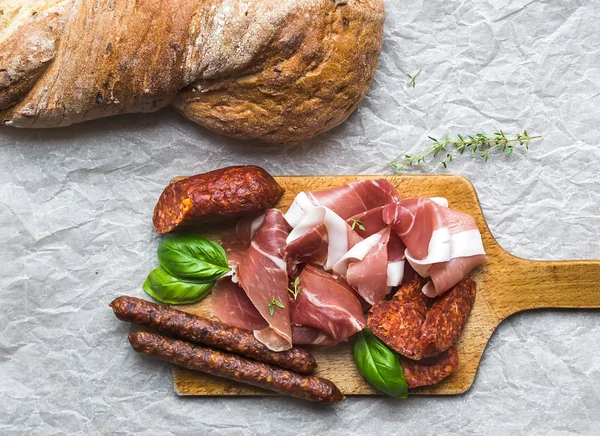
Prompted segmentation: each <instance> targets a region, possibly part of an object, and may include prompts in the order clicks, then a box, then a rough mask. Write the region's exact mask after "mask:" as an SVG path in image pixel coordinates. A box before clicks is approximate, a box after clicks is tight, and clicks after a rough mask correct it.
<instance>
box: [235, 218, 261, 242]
mask: <svg viewBox="0 0 600 436" xmlns="http://www.w3.org/2000/svg"><path fill="white" fill-rule="evenodd" d="M265 216H266V213H263V214H262V215H259V216H253V217H245V218H242V219H240V220H239V221H238V222H237V225H236V226H235V232H236V234H237V240H238V241H241V242H246V243H248V244H249V243H250V241H252V238H254V235H256V232H258V229H260V226H261V225H262V223H263V221H264V220H265Z"/></svg>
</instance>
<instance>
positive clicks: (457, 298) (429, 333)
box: [367, 279, 476, 360]
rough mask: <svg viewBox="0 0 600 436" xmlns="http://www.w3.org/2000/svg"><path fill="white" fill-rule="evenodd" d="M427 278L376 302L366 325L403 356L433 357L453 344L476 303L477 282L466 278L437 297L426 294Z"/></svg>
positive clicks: (416, 357) (412, 282)
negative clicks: (425, 283)
mask: <svg viewBox="0 0 600 436" xmlns="http://www.w3.org/2000/svg"><path fill="white" fill-rule="evenodd" d="M423 285H424V281H423V280H421V279H417V280H413V281H411V282H409V283H407V284H406V285H404V286H402V287H401V288H400V289H399V290H398V292H397V293H396V294H395V295H394V296H393V297H392V299H391V300H388V301H381V302H378V303H377V304H375V305H374V306H373V307H372V308H371V310H370V311H369V318H368V321H367V325H368V326H369V328H370V329H371V330H372V331H373V333H374V334H375V335H376V336H377V337H378V338H379V339H381V340H382V341H383V342H384V343H386V344H387V345H388V346H389V347H390V348H392V349H394V350H395V351H397V352H398V353H400V354H401V355H403V356H405V357H408V358H409V359H413V360H420V359H423V358H426V357H432V356H435V355H438V354H440V353H442V352H444V351H446V350H448V349H449V348H450V347H451V346H452V345H454V344H455V343H456V342H457V341H458V339H459V338H460V335H461V334H462V331H463V328H464V326H465V324H466V322H467V319H468V317H469V315H470V313H471V310H472V309H473V304H474V303H475V294H476V284H475V282H474V281H473V280H471V279H465V280H463V281H461V282H460V283H458V284H457V285H456V286H454V288H452V289H450V290H449V291H448V292H446V293H445V294H444V295H442V296H440V297H437V298H436V299H430V298H429V297H427V296H425V295H424V294H423V292H422V291H421V289H422V288H423Z"/></svg>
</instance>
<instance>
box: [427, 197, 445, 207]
mask: <svg viewBox="0 0 600 436" xmlns="http://www.w3.org/2000/svg"><path fill="white" fill-rule="evenodd" d="M429 199H430V200H431V201H433V202H434V203H435V204H438V205H440V206H444V207H448V206H449V204H448V199H447V198H444V197H430V198H429Z"/></svg>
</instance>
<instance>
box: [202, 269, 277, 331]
mask: <svg viewBox="0 0 600 436" xmlns="http://www.w3.org/2000/svg"><path fill="white" fill-rule="evenodd" d="M210 314H211V316H214V317H217V318H219V320H220V321H221V322H223V323H225V324H229V325H232V326H234V327H239V328H243V329H246V330H262V329H264V328H266V327H268V326H269V323H267V321H265V319H264V318H263V317H262V315H261V314H260V312H259V311H258V310H257V309H256V307H254V305H253V304H252V301H250V299H249V298H248V296H247V295H246V293H245V292H244V290H243V289H242V288H240V286H239V285H238V284H236V283H233V282H232V281H231V279H230V278H229V277H227V278H223V279H221V280H219V281H218V282H217V284H216V286H215V287H214V289H213V291H212V297H211V311H210Z"/></svg>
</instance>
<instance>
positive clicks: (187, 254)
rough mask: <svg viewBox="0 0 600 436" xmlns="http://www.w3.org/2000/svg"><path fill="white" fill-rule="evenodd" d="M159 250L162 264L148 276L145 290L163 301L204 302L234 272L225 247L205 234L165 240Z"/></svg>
mask: <svg viewBox="0 0 600 436" xmlns="http://www.w3.org/2000/svg"><path fill="white" fill-rule="evenodd" d="M157 253H158V260H159V262H160V266H159V267H158V268H156V269H155V270H154V271H152V272H151V273H150V274H149V275H148V278H147V279H146V281H145V282H144V285H143V286H142V289H143V290H144V292H146V293H147V294H148V295H150V296H151V297H152V298H154V299H156V300H158V301H160V302H161V303H167V304H191V303H195V302H197V301H200V300H202V299H203V298H204V297H206V296H207V295H208V294H209V293H210V291H211V290H212V289H213V288H214V286H215V283H216V282H217V280H218V279H219V278H221V277H223V276H224V275H225V274H227V273H228V272H229V271H230V268H229V266H228V264H227V256H226V254H225V251H224V250H223V248H222V247H221V246H220V245H219V244H217V243H216V242H213V241H210V240H208V239H206V238H204V237H202V236H194V235H185V236H177V237H173V238H169V239H164V240H163V241H162V242H161V243H160V245H159V246H158V250H157Z"/></svg>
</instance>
